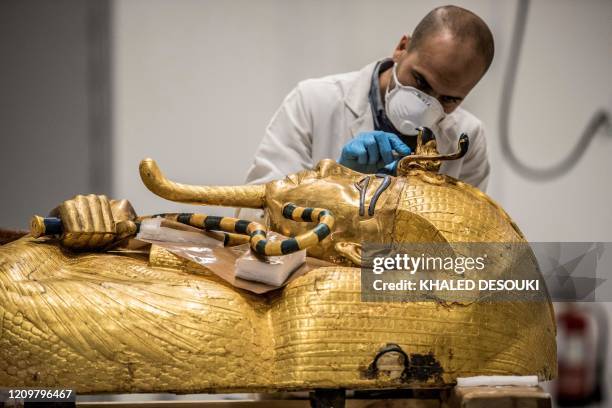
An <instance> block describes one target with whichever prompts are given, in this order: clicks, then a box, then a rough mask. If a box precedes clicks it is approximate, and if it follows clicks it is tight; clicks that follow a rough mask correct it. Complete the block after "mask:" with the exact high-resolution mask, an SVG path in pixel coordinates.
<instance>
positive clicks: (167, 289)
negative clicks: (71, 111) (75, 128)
mask: <svg viewBox="0 0 612 408" xmlns="http://www.w3.org/2000/svg"><path fill="white" fill-rule="evenodd" d="M467 150H468V138H467V136H462V137H461V138H460V139H459V140H458V148H457V151H456V152H455V153H452V154H447V155H441V154H439V153H438V152H437V150H436V142H435V140H434V139H433V137H428V134H427V133H426V132H424V131H421V133H420V134H419V137H418V144H417V149H416V152H415V154H413V155H410V156H406V157H404V158H402V159H401V160H400V162H399V164H398V170H397V175H389V174H362V173H358V172H355V171H352V170H350V169H348V168H345V167H343V166H341V165H339V164H337V163H336V162H334V161H332V160H323V161H321V162H319V163H318V165H317V166H316V167H315V168H314V169H312V170H306V171H301V172H299V173H295V174H290V175H287V176H286V177H285V178H283V179H281V180H277V181H273V182H270V183H267V184H265V185H245V186H236V187H211V186H191V185H185V184H179V183H175V182H173V181H170V180H168V179H167V178H166V177H165V176H164V175H163V174H162V173H161V171H160V170H159V168H158V166H157V164H156V163H155V162H154V161H153V160H151V159H145V160H143V161H142V162H141V164H140V174H141V177H142V180H143V182H144V184H145V185H146V186H147V187H148V188H149V189H150V190H151V191H153V192H154V193H155V194H157V195H159V196H161V197H163V198H165V199H168V200H172V201H177V202H182V203H190V204H201V205H216V206H230V207H244V208H260V209H264V210H265V213H266V222H265V223H255V222H249V221H243V220H237V219H234V218H230V217H214V216H205V215H201V214H175V215H172V216H167V217H168V218H171V220H172V221H173V222H178V223H182V224H188V225H190V226H193V227H196V228H200V229H202V230H207V231H212V232H215V233H222V234H224V235H223V236H224V239H225V240H226V241H228V242H231V241H234V242H248V243H249V244H250V247H251V250H252V251H253V252H255V253H257V254H258V255H262V256H269V255H282V254H286V253H291V252H293V251H297V250H301V249H307V250H308V255H309V256H311V257H315V258H319V259H321V260H325V261H328V262H329V265H328V266H323V267H318V268H315V269H314V270H310V271H309V272H307V273H306V274H304V275H302V276H300V277H298V278H296V279H295V280H293V281H291V282H290V283H289V284H287V286H285V287H284V288H283V289H279V290H276V291H273V292H270V293H268V294H266V295H255V294H252V293H249V292H247V291H244V290H241V289H237V288H235V287H233V286H232V285H230V284H228V283H227V282H225V281H223V280H221V279H219V278H218V277H217V276H215V275H214V274H210V273H206V268H205V267H201V270H200V271H199V272H198V273H194V270H193V268H187V267H185V265H186V264H185V263H181V262H176V263H175V264H174V265H175V266H174V267H173V266H172V265H170V264H164V265H160V264H159V263H157V262H154V261H153V259H152V258H153V257H152V256H148V255H146V254H145V255H143V254H140V253H133V252H130V251H126V252H125V253H121V251H118V250H113V251H101V249H108V248H110V247H112V246H113V245H114V243H116V242H117V241H121V240H124V239H125V238H126V237H128V238H129V237H130V236H133V234H134V232H135V231H136V230H137V228H138V223H139V222H141V221H142V220H143V219H145V218H146V217H136V215H135V214H134V212H133V210H131V208H130V207H129V206H128V205H127V204H126V203H125V202H120V201H112V202H109V201H108V200H106V201H104V200H105V199H101V198H99V197H97V196H80V197H77V198H76V199H75V200H73V201H72V204H71V205H69V206H64V207H61V208H60V210H58V211H55V212H54V213H53V214H52V216H53V217H50V218H47V219H36V222H35V225H34V226H35V227H36V229H37V235H45V233H49V232H51V233H55V237H56V238H59V239H52V238H42V239H41V238H39V239H36V238H34V237H33V236H25V237H23V238H21V239H19V240H16V241H14V242H11V243H9V244H7V245H4V246H2V247H0V385H1V386H7V387H8V386H30V387H34V386H47V387H51V386H60V385H61V386H68V385H69V386H71V387H74V388H75V389H76V390H77V391H78V392H80V393H99V392H115V393H120V392H178V393H195V392H224V391H272V390H310V389H321V388H343V389H381V388H435V387H438V388H439V387H446V386H450V385H453V384H454V383H455V382H456V379H457V378H458V377H470V376H478V375H519V376H523V375H535V376H538V378H539V379H540V380H547V379H550V378H553V377H554V376H555V375H556V346H555V323H554V317H553V313H552V308H551V304H550V301H549V300H548V299H545V301H540V302H532V303H527V302H514V303H508V302H470V303H460V302H456V303H453V302H450V303H443V302H426V301H423V302H384V301H381V302H363V301H362V299H361V296H360V285H361V280H360V273H361V269H360V266H361V263H362V244H363V243H364V242H371V243H380V244H387V243H389V244H393V243H414V242H417V243H418V242H449V243H453V242H501V243H504V242H510V243H516V242H519V243H520V242H525V238H524V237H523V235H522V234H521V232H520V230H519V229H518V228H517V226H516V225H515V224H514V223H513V222H512V220H511V219H510V217H509V216H508V215H507V214H506V213H505V212H504V210H503V209H502V208H501V207H500V206H499V205H497V204H496V203H495V202H493V201H492V200H491V199H490V198H489V197H488V196H487V195H485V194H484V193H482V192H481V191H479V190H478V189H476V188H474V187H472V186H470V185H468V184H465V183H463V182H460V181H458V180H456V179H453V178H451V177H449V176H446V175H443V174H439V173H438V170H439V168H440V165H441V163H442V162H443V161H444V160H453V159H455V158H458V157H461V156H462V155H464V154H465V153H466V151H467ZM92 203H94V204H92ZM100 203H101V204H100ZM109 203H110V204H109ZM94 213H105V214H106V215H108V217H107V218H106V219H109V218H110V219H112V220H114V221H113V223H112V224H111V223H108V222H107V223H106V224H104V225H100V223H98V225H94V224H96V221H95V220H96V217H95V216H92V214H94ZM75 214H76V215H75ZM79 214H80V215H79ZM83 214H85V215H83ZM87 214H89V215H87ZM89 216H91V218H88V217H89ZM79 217H80V218H79ZM57 219H61V222H59V223H58V221H57ZM92 220H93V221H92ZM71 222H72V224H70V223H71ZM88 223H89V224H91V225H89V224H88ZM264 224H265V225H264ZM74 225H81V227H82V226H83V225H88V228H89V229H88V231H90V233H89V234H88V233H86V232H82V231H81V232H78V231H77V232H75V230H74V229H73V228H76V227H74ZM53 228H55V230H53ZM271 231H274V232H276V233H280V234H282V235H284V236H286V237H288V238H287V239H284V240H277V241H273V240H271V239H268V238H269V233H270V232H271ZM66 244H67V245H66ZM67 247H70V248H72V249H70V248H67ZM76 247H81V249H80V250H75V249H74V248H76ZM169 265H170V266H169ZM534 268H536V270H534V273H539V271H537V265H535V266H534ZM389 356H395V357H394V358H396V360H397V361H396V363H393V361H391V362H389V359H388V357H389ZM383 362H384V363H383ZM393 366H397V367H396V368H397V370H395V369H393V368H389V367H393ZM396 371H397V372H396Z"/></svg>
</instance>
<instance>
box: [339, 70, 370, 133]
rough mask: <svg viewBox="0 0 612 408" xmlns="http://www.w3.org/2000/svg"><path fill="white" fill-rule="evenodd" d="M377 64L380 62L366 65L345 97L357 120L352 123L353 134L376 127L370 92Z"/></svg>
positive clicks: (345, 101) (346, 103) (345, 102)
mask: <svg viewBox="0 0 612 408" xmlns="http://www.w3.org/2000/svg"><path fill="white" fill-rule="evenodd" d="M376 64H378V61H374V62H372V63H371V64H368V65H366V66H365V67H363V68H362V69H361V70H360V71H359V72H358V73H357V77H356V78H355V79H354V80H353V81H352V83H351V84H350V85H349V88H348V90H347V92H346V96H345V97H344V104H345V105H346V106H347V108H348V109H349V110H350V111H351V112H352V113H353V114H354V115H355V120H354V121H353V122H352V123H351V124H350V129H351V134H352V135H353V136H355V135H357V134H358V133H359V132H362V131H365V130H372V129H374V119H373V118H372V109H371V107H370V101H369V98H368V94H369V92H370V84H371V82H372V73H373V72H374V68H375V67H376Z"/></svg>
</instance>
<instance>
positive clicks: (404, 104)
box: [385, 63, 445, 136]
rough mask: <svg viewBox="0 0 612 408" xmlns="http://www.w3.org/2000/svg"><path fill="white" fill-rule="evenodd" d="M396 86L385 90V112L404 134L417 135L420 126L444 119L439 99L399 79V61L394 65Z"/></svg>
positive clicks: (434, 123)
mask: <svg viewBox="0 0 612 408" xmlns="http://www.w3.org/2000/svg"><path fill="white" fill-rule="evenodd" d="M393 81H394V82H395V86H394V87H393V89H392V90H391V91H389V88H390V86H387V91H386V92H385V112H386V114H387V118H388V119H389V120H390V121H391V123H392V124H393V126H395V128H396V129H397V130H399V131H400V132H401V133H402V134H404V135H408V136H410V135H416V134H417V133H418V131H417V129H418V128H419V127H422V126H425V127H428V128H431V127H433V126H434V125H436V124H438V123H439V122H440V121H441V120H442V119H444V115H445V114H444V109H443V108H442V105H440V102H438V100H437V99H436V98H434V97H432V96H430V95H427V94H426V93H425V92H421V91H419V90H418V89H416V88H413V87H412V86H406V85H402V84H400V82H399V81H398V80H397V63H395V64H394V65H393Z"/></svg>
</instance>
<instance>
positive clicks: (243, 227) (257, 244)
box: [156, 203, 335, 256]
mask: <svg viewBox="0 0 612 408" xmlns="http://www.w3.org/2000/svg"><path fill="white" fill-rule="evenodd" d="M282 213H283V216H284V217H285V218H287V219H290V220H294V221H297V222H316V223H317V225H316V226H315V227H314V228H313V229H311V230H310V231H308V232H305V233H304V234H301V235H298V236H297V237H294V238H287V239H284V240H281V241H271V240H268V238H267V234H268V231H267V230H266V228H265V227H264V226H263V225H261V224H259V223H257V222H254V221H247V220H240V219H237V218H232V217H218V216H213V215H204V214H193V213H181V214H157V215H156V216H159V217H163V218H165V219H169V220H172V221H177V222H179V223H181V224H185V225H190V226H192V227H196V228H200V229H204V230H206V231H222V232H225V233H226V235H225V239H224V243H226V244H227V243H228V242H229V241H230V240H231V238H232V234H240V235H247V236H248V237H249V244H250V246H251V249H252V250H253V251H255V252H256V253H257V254H259V255H263V256H278V255H286V254H290V253H293V252H297V251H300V250H302V249H306V248H309V247H311V246H314V245H317V244H318V243H319V242H321V241H322V240H323V239H325V238H326V237H327V236H328V235H329V234H330V233H331V231H332V228H333V227H334V222H335V220H334V216H333V215H332V213H331V212H330V211H329V210H326V209H323V208H312V207H298V206H296V205H295V204H293V203H287V204H285V205H284V206H283V208H282ZM234 241H235V239H234Z"/></svg>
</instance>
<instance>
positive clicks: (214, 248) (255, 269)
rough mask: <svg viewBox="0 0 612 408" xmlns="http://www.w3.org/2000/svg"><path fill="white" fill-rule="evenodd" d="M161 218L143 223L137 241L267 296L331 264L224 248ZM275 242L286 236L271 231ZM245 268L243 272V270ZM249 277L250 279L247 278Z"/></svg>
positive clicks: (302, 256)
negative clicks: (258, 254) (165, 251)
mask: <svg viewBox="0 0 612 408" xmlns="http://www.w3.org/2000/svg"><path fill="white" fill-rule="evenodd" d="M174 224H177V223H173V222H171V221H167V220H162V219H161V218H152V219H147V220H143V222H142V223H141V227H140V232H139V234H138V235H137V236H136V239H138V240H141V241H144V242H148V243H151V244H154V245H158V246H160V247H162V248H164V249H166V250H168V251H170V252H172V253H173V254H174V255H176V256H179V257H181V258H184V259H187V260H189V261H192V262H195V263H196V264H198V265H201V266H203V267H205V268H206V269H207V270H209V271H211V272H212V273H214V274H215V275H217V276H219V277H220V278H222V279H223V280H225V281H227V282H229V283H230V284H232V285H233V286H235V287H238V288H241V289H245V290H248V291H250V292H253V293H258V294H261V293H266V292H269V291H272V290H275V289H278V288H280V287H283V286H285V285H286V284H288V283H289V282H291V281H292V280H294V279H296V278H297V277H299V276H301V275H303V274H305V273H306V272H308V271H309V270H311V269H314V268H317V267H321V266H329V265H331V263H329V262H325V261H321V260H318V259H314V258H308V257H306V253H305V251H300V252H298V253H295V254H292V255H285V256H274V257H268V258H266V259H262V258H259V257H257V256H255V255H254V254H253V253H252V252H251V249H250V247H249V245H248V244H242V245H237V246H234V247H224V246H223V244H222V243H221V242H220V241H218V240H217V239H215V238H213V236H212V235H210V236H209V235H207V233H205V232H203V231H201V230H199V229H197V228H193V227H189V226H184V225H181V226H180V229H175V227H177V228H178V227H179V226H178V225H174ZM268 238H269V239H272V240H280V239H284V238H285V237H284V236H283V235H280V234H277V233H274V232H269V233H268ZM239 265H242V271H239V269H240V268H239ZM247 277H248V278H249V280H247V279H244V278H247Z"/></svg>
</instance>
